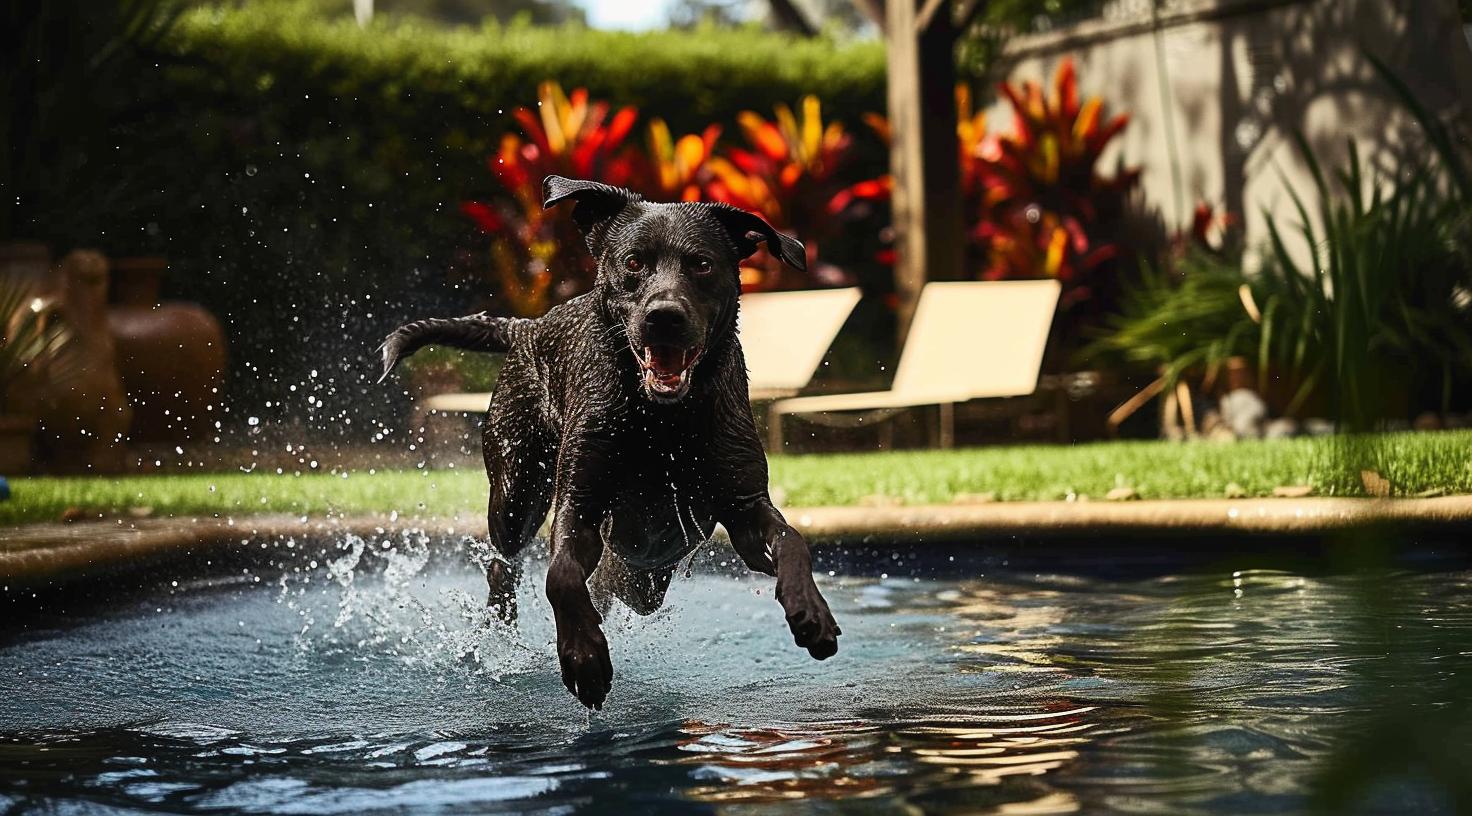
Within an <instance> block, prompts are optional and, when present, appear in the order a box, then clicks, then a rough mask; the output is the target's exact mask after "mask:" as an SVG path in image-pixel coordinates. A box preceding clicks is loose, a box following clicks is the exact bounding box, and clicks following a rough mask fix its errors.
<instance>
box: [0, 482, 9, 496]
mask: <svg viewBox="0 0 1472 816" xmlns="http://www.w3.org/2000/svg"><path fill="white" fill-rule="evenodd" d="M9 498H10V480H9V479H6V478H5V477H4V476H0V501H7V500H9Z"/></svg>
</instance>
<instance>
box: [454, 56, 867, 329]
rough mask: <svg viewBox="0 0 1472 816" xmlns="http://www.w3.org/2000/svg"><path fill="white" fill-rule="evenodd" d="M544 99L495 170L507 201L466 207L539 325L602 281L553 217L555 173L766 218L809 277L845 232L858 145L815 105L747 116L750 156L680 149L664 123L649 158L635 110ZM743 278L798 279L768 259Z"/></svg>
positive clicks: (510, 290) (572, 229)
mask: <svg viewBox="0 0 1472 816" xmlns="http://www.w3.org/2000/svg"><path fill="white" fill-rule="evenodd" d="M537 95H538V99H539V102H538V105H537V109H536V110H535V111H533V110H531V109H529V108H517V109H516V110H515V111H514V112H513V116H514V118H515V120H516V122H517V123H518V125H519V129H520V132H519V133H507V134H505V135H503V136H502V137H501V142H500V149H499V150H497V152H496V153H495V154H494V155H492V156H491V157H490V159H489V160H488V161H487V165H488V167H489V169H490V170H491V174H492V176H493V177H494V179H495V189H496V195H494V196H491V197H489V198H487V199H484V200H477V201H467V202H464V203H462V204H461V206H460V209H461V211H462V212H463V213H464V214H465V215H466V216H467V217H469V218H470V219H471V220H472V221H473V222H474V223H475V224H476V226H478V227H479V228H480V230H481V231H482V232H483V233H485V235H486V237H487V240H488V243H489V269H490V277H491V279H492V285H493V287H494V288H495V290H496V292H497V293H498V294H499V295H500V296H501V297H503V298H504V302H505V303H506V304H507V306H509V308H510V310H511V311H513V312H515V313H517V314H525V315H535V314H540V313H541V312H543V311H545V310H546V308H547V307H548V306H549V305H551V304H552V303H553V302H556V301H558V300H561V299H563V298H565V297H566V296H568V295H570V294H574V293H576V292H578V291H581V290H582V289H584V288H586V287H587V285H588V284H589V283H590V281H591V277H592V274H593V269H592V265H591V260H590V259H589V258H588V256H587V253H585V252H581V251H580V250H579V249H578V248H579V246H580V245H581V240H580V238H579V236H578V232H577V228H576V226H575V225H574V224H573V223H572V220H571V218H570V217H569V215H568V214H567V213H566V212H565V211H564V209H552V210H544V209H542V200H541V198H542V197H541V181H542V179H543V178H544V177H546V176H547V175H549V174H552V173H556V174H559V175H564V176H570V177H574V178H592V179H597V180H599V181H602V182H605V183H607V184H613V185H617V186H620V187H628V188H630V189H632V190H634V191H635V192H638V193H642V194H643V195H645V196H646V197H648V198H650V199H652V200H656V201H697V200H707V201H723V202H726V203H729V204H733V205H735V206H737V207H741V208H743V209H746V210H750V211H752V212H756V213H760V214H761V215H762V216H764V217H765V218H766V219H767V220H768V221H769V222H771V223H772V224H773V226H776V227H777V228H778V229H781V230H784V231H786V232H790V233H793V234H795V235H798V236H800V237H801V238H802V239H803V240H804V241H805V243H806V244H807V249H808V255H809V258H808V260H809V267H810V268H815V267H816V264H817V258H818V251H819V244H820V242H821V241H822V240H823V239H824V238H827V237H829V236H832V235H835V234H836V232H837V224H838V218H836V217H835V216H834V214H833V213H832V211H831V209H830V208H829V207H828V206H827V204H828V201H829V200H830V199H831V198H833V196H834V195H835V194H836V193H838V192H839V191H840V189H841V187H842V182H840V181H839V179H840V176H839V170H840V169H841V168H842V167H843V165H844V163H845V161H846V159H847V157H848V152H849V147H850V143H851V140H850V137H849V135H848V134H847V133H846V132H845V131H844V128H843V126H842V125H841V124H839V123H837V122H829V123H827V124H826V125H825V124H824V123H823V120H822V111H821V108H820V104H819V102H818V99H817V97H815V96H807V97H804V98H803V100H802V102H801V104H800V106H799V113H798V114H796V115H794V113H793V111H792V110H791V109H790V108H788V107H787V106H786V105H780V104H779V105H777V106H776V109H775V117H774V118H773V119H771V120H768V119H766V118H764V117H762V116H761V115H760V114H758V113H755V112H753V111H743V112H741V114H739V115H738V117H737V122H738V123H739V125H740V128H741V132H742V135H743V137H744V140H745V146H741V147H737V146H728V147H724V148H718V147H717V143H716V142H717V139H718V138H719V137H720V134H721V127H720V125H718V124H711V125H707V126H706V127H705V128H704V129H703V130H702V131H701V132H700V133H698V134H697V133H692V134H686V135H684V136H681V137H679V138H678V139H677V138H674V137H673V136H672V135H671V133H670V129H669V126H668V125H666V124H665V122H664V120H663V119H660V118H657V117H656V118H653V119H651V120H650V121H649V124H648V126H647V135H646V139H645V141H644V144H643V149H642V150H641V149H640V146H639V145H638V144H637V140H632V139H630V138H629V135H630V132H631V131H632V129H633V128H634V126H635V123H636V121H637V119H638V112H637V111H636V110H635V109H634V108H633V107H623V108H620V109H618V110H616V111H615V110H613V109H612V108H611V107H610V106H609V105H608V104H606V103H603V102H595V101H592V100H591V99H590V98H589V95H588V92H587V90H586V89H583V88H579V89H576V90H574V91H572V93H570V94H565V93H564V92H563V90H562V88H561V87H560V86H559V85H558V84H557V83H555V82H550V81H548V82H543V83H542V84H541V85H540V86H539V88H538V94H537ZM741 274H742V283H743V286H744V287H746V288H748V289H770V288H776V287H777V286H779V285H781V284H782V283H783V282H784V279H783V275H784V274H786V275H793V274H794V273H792V272H791V271H790V270H787V268H786V267H785V266H784V265H783V264H780V263H778V262H776V261H775V260H774V259H773V258H771V257H770V256H768V255H767V254H766V253H765V251H762V252H759V253H758V254H757V255H756V256H754V257H753V258H751V259H750V260H748V261H747V262H746V263H745V264H744V265H743V267H742V270H741ZM813 280H814V278H811V277H809V278H807V279H802V278H797V279H795V280H794V279H793V278H792V277H789V278H787V279H786V281H785V282H786V283H787V284H788V285H792V284H797V285H802V284H804V283H810V282H812V281H813Z"/></svg>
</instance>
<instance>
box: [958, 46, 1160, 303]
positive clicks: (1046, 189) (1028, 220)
mask: <svg viewBox="0 0 1472 816" xmlns="http://www.w3.org/2000/svg"><path fill="white" fill-rule="evenodd" d="M1000 89H1001V92H1002V95H1003V96H1005V97H1006V98H1007V101H1008V102H1010V103H1011V105H1012V110H1013V114H1014V116H1013V132H1012V133H1011V134H1010V135H1004V136H1000V137H992V138H988V139H986V140H984V141H983V142H982V143H981V145H980V146H979V152H978V158H979V163H978V170H979V172H980V173H981V183H982V185H983V186H984V188H985V194H984V196H983V201H982V205H981V212H980V213H979V215H980V217H979V218H978V219H977V221H976V224H975V227H974V228H973V229H972V234H971V237H972V239H973V240H975V241H976V242H977V243H978V244H979V245H980V248H981V250H982V251H983V254H984V256H985V258H986V265H985V267H984V268H983V270H982V271H981V274H980V277H982V278H984V279H986V280H1001V279H1006V278H1038V277H1053V278H1057V279H1058V280H1059V281H1061V282H1062V284H1063V286H1064V292H1065V294H1064V300H1065V303H1066V304H1071V303H1075V302H1078V301H1081V300H1084V299H1087V298H1088V297H1089V296H1090V293H1091V287H1092V286H1093V285H1094V283H1093V281H1091V279H1090V276H1091V273H1093V272H1095V271H1096V270H1098V269H1099V268H1100V267H1101V266H1102V265H1103V264H1104V263H1106V262H1107V261H1109V260H1111V259H1113V258H1115V257H1116V256H1118V255H1119V254H1120V244H1119V243H1118V229H1119V221H1120V219H1121V217H1122V215H1123V213H1124V210H1125V204H1126V199H1127V196H1128V193H1129V191H1130V190H1131V189H1132V188H1133V187H1134V186H1135V185H1136V184H1137V183H1138V182H1139V175H1140V171H1139V169H1138V168H1134V169H1124V168H1120V169H1119V170H1117V171H1116V173H1115V174H1114V175H1113V176H1105V175H1102V174H1101V173H1100V172H1099V169H1098V166H1097V165H1098V163H1099V157H1100V155H1101V154H1102V153H1103V152H1104V149H1105V148H1106V147H1107V146H1108V144H1109V142H1110V141H1111V140H1112V139H1113V138H1114V137H1115V136H1117V135H1118V134H1119V133H1120V131H1122V130H1124V128H1125V126H1126V125H1127V124H1128V123H1129V117H1128V116H1127V115H1124V114H1121V115H1119V116H1115V117H1113V118H1108V117H1107V116H1106V114H1105V112H1104V104H1103V102H1102V101H1101V100H1100V99H1099V98H1098V97H1094V98H1090V99H1088V100H1084V101H1082V102H1081V101H1080V100H1079V95H1078V77H1077V74H1076V72H1075V70H1074V65H1073V60H1071V59H1064V60H1063V62H1062V63H1061V64H1060V65H1059V66H1058V73H1057V75H1056V76H1055V77H1054V79H1053V88H1052V93H1046V92H1045V91H1044V90H1043V88H1042V87H1041V86H1039V85H1036V84H1034V83H1031V82H1025V83H1023V84H1022V87H1021V88H1017V87H1014V86H1013V85H1011V84H1010V83H1006V82H1004V83H1002V84H1001V86H1000Z"/></svg>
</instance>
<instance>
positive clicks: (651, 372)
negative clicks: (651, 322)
mask: <svg viewBox="0 0 1472 816" xmlns="http://www.w3.org/2000/svg"><path fill="white" fill-rule="evenodd" d="M700 352H701V348H700V346H692V347H690V348H680V347H679V346H666V345H660V346H645V347H644V351H643V353H642V354H637V356H638V358H639V368H640V370H641V371H642V373H643V378H644V388H645V390H647V391H648V392H649V393H650V394H651V395H652V396H656V397H672V398H677V397H679V396H681V395H683V394H684V392H685V389H686V388H688V387H689V385H690V374H691V369H693V368H695V362H696V361H697V360H699V359H700Z"/></svg>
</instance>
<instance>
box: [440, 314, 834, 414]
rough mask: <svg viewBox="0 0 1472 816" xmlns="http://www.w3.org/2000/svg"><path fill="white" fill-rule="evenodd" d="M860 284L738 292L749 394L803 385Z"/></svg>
mask: <svg viewBox="0 0 1472 816" xmlns="http://www.w3.org/2000/svg"><path fill="white" fill-rule="evenodd" d="M858 302H859V290H858V289H857V288H854V287H849V288H846V289H813V290H809V291H803V292H758V293H753V294H749V295H742V296H741V317H740V323H738V324H737V331H739V332H740V334H741V349H742V351H743V352H744V353H745V354H746V369H747V371H748V372H749V374H750V378H751V382H750V391H751V399H752V400H753V401H757V400H770V399H777V398H779V397H790V396H792V395H793V394H796V393H798V392H799V391H801V390H802V389H803V388H804V387H806V386H807V384H808V381H809V380H811V379H812V378H813V373H814V372H815V371H817V369H818V364H819V363H821V362H822V361H823V355H824V354H826V353H827V351H828V347H829V346H831V345H833V338H834V337H835V336H837V334H838V330H839V329H841V328H843V324H844V321H846V320H848V315H849V312H852V311H853V309H854V306H855V304H857V303H858ZM490 404H491V395H490V394H480V393H468V394H436V395H434V396H432V397H429V398H428V399H426V400H425V401H424V407H425V408H428V409H430V410H432V411H442V412H447V413H454V412H462V413H482V412H484V411H485V410H486V407H487V406H489V405H490Z"/></svg>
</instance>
